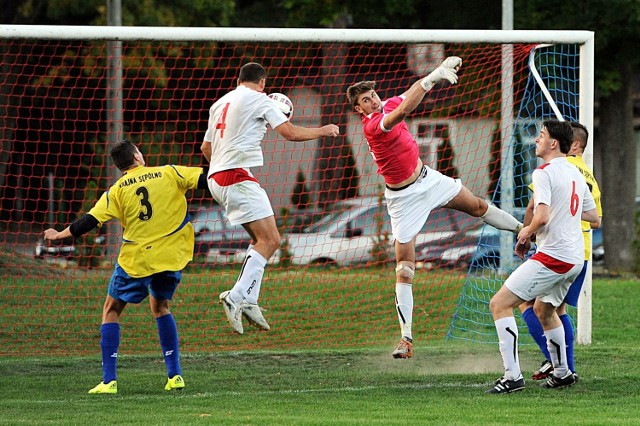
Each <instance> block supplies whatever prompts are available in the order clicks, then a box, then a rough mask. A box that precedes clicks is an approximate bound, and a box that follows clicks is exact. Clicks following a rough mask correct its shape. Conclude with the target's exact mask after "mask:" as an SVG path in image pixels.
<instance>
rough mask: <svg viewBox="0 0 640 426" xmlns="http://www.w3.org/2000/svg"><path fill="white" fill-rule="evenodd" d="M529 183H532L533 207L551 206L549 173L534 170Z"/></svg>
mask: <svg viewBox="0 0 640 426" xmlns="http://www.w3.org/2000/svg"><path fill="white" fill-rule="evenodd" d="M531 181H532V183H533V197H534V199H535V205H536V206H537V205H538V204H540V203H542V204H546V205H547V206H550V205H551V179H550V177H549V173H547V172H545V171H544V170H543V169H536V170H534V171H533V174H532V175H531Z"/></svg>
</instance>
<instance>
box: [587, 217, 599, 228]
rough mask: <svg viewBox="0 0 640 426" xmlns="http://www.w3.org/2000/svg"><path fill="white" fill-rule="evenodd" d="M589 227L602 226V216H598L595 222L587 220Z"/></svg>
mask: <svg viewBox="0 0 640 426" xmlns="http://www.w3.org/2000/svg"><path fill="white" fill-rule="evenodd" d="M589 225H591V229H598V228H600V227H601V226H602V216H598V220H597V221H595V222H589Z"/></svg>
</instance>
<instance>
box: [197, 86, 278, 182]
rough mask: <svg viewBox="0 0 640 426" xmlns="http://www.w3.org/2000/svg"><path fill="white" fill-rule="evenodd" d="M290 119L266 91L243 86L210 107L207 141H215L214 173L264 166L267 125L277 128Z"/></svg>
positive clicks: (205, 136) (212, 172)
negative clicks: (263, 144)
mask: <svg viewBox="0 0 640 426" xmlns="http://www.w3.org/2000/svg"><path fill="white" fill-rule="evenodd" d="M285 121H287V117H286V116H285V115H284V113H282V111H280V109H279V108H278V106H277V105H276V104H275V102H273V101H272V100H271V99H270V98H269V97H267V95H266V94H265V93H263V92H258V91H256V90H252V89H249V88H248V87H246V86H243V85H240V86H238V87H237V88H236V89H234V90H232V91H231V92H229V93H227V94H226V95H224V96H223V97H221V98H220V99H218V100H217V101H216V102H215V103H214V104H213V106H212V107H211V108H210V109H209V124H208V127H207V132H206V133H205V135H204V140H205V141H206V142H210V143H211V164H210V165H209V173H208V174H207V176H211V175H212V174H214V173H216V172H221V171H223V170H230V169H237V168H250V167H258V166H262V164H263V162H264V160H263V157H262V147H261V146H260V144H261V143H262V138H263V137H264V134H265V133H266V131H267V124H268V125H270V126H271V128H272V129H275V128H276V127H278V126H279V125H281V124H282V123H284V122H285Z"/></svg>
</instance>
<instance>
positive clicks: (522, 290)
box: [504, 255, 584, 307]
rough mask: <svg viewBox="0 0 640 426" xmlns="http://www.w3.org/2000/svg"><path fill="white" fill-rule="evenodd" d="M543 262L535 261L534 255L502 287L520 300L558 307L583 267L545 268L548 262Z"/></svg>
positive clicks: (553, 266) (565, 265)
mask: <svg viewBox="0 0 640 426" xmlns="http://www.w3.org/2000/svg"><path fill="white" fill-rule="evenodd" d="M543 262H544V260H542V261H541V260H536V255H534V256H533V257H532V258H530V259H528V260H527V261H525V262H524V263H523V264H522V265H520V266H519V267H518V268H517V269H516V270H515V271H513V273H511V275H510V276H509V278H507V280H506V281H505V282H504V285H505V286H507V288H508V289H509V290H511V292H512V293H513V294H515V295H516V296H518V297H519V298H520V299H522V300H526V301H530V300H534V299H536V298H539V299H540V300H541V301H542V302H546V303H550V304H552V305H553V306H555V307H558V306H560V305H561V304H562V302H563V300H564V298H565V296H566V295H567V292H568V291H569V287H570V286H571V283H572V282H573V281H574V280H575V279H576V277H577V276H578V275H579V274H580V271H581V270H582V267H583V266H584V265H583V264H582V263H580V264H577V265H570V264H567V263H564V262H560V263H561V264H563V266H560V267H558V265H557V264H548V266H547V265H545V263H548V262H544V263H543ZM554 269H555V271H554Z"/></svg>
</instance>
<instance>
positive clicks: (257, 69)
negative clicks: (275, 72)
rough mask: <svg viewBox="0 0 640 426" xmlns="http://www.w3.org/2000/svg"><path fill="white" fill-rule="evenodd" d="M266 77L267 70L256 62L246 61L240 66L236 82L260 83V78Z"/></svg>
mask: <svg viewBox="0 0 640 426" xmlns="http://www.w3.org/2000/svg"><path fill="white" fill-rule="evenodd" d="M263 78H267V72H266V71H265V70H264V68H262V65H260V64H259V63H257V62H249V63H246V64H244V65H243V66H242V68H240V75H239V76H238V82H240V83H256V84H257V83H260V80H262V79H263Z"/></svg>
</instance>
